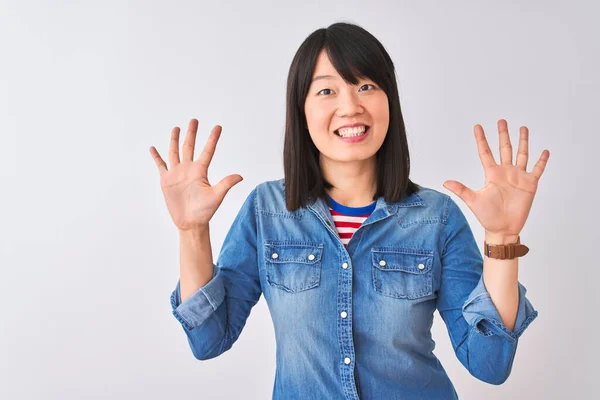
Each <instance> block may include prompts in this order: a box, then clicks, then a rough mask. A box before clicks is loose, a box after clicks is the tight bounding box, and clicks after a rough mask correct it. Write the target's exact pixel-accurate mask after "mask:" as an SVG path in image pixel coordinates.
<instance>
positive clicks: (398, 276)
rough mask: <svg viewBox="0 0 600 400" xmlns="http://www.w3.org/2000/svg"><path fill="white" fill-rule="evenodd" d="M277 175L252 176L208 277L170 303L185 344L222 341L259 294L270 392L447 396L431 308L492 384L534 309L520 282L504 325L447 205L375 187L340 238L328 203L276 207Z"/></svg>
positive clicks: (196, 347)
mask: <svg viewBox="0 0 600 400" xmlns="http://www.w3.org/2000/svg"><path fill="white" fill-rule="evenodd" d="M283 182H284V181H283V179H280V180H274V181H267V182H263V183H260V184H259V185H257V186H256V187H255V188H254V189H253V190H252V191H251V193H250V194H249V195H248V197H247V198H246V200H245V202H244V204H243V205H242V207H241V210H240V211H239V213H238V215H237V217H236V218H235V220H234V222H233V224H232V226H231V228H230V230H229V232H228V233H227V235H226V237H225V240H224V243H223V245H222V247H221V251H220V254H219V257H218V259H217V262H216V264H214V276H213V278H212V279H211V280H210V281H209V282H208V283H207V284H206V285H205V286H204V287H202V288H200V289H199V290H198V291H196V292H195V293H193V294H192V295H191V296H190V297H188V298H187V299H186V300H185V301H184V302H183V303H181V300H180V299H181V297H180V291H179V281H178V282H177V285H176V287H175V290H174V291H173V293H172V294H171V306H172V309H173V315H174V316H175V318H177V320H178V321H179V323H180V324H181V326H182V327H183V330H184V331H185V334H186V335H187V339H188V343H189V345H190V348H191V350H192V353H193V354H194V356H195V357H196V358H197V359H198V360H208V359H211V358H214V357H217V356H219V355H220V354H222V353H223V352H225V351H227V350H229V349H230V348H231V347H232V345H233V343H234V342H235V341H236V340H237V339H238V337H239V335H240V333H241V332H242V329H243V328H244V325H245V323H246V320H247V318H248V316H249V314H250V311H251V309H252V307H253V306H254V305H255V304H256V303H257V302H258V301H259V299H260V296H261V294H264V296H265V299H266V301H267V305H268V308H269V312H270V314H271V318H272V320H273V325H274V330H275V339H276V373H275V381H274V386H273V399H277V400H287V399H348V400H349V399H386V400H387V399H402V400H410V399H457V398H458V395H457V393H456V391H455V389H454V386H453V385H452V383H451V381H450V379H449V378H448V376H447V374H446V372H445V370H444V368H443V367H442V364H441V363H440V361H439V360H438V358H437V357H436V356H435V355H434V354H433V350H434V348H435V342H434V340H433V339H432V337H431V326H432V323H433V314H434V312H435V310H436V309H437V310H438V311H439V313H440V315H441V317H442V319H443V321H444V323H445V325H446V327H447V330H448V334H449V336H450V341H451V343H452V346H453V348H454V352H455V354H456V357H457V358H458V360H459V361H460V362H461V364H462V365H463V366H464V367H465V368H466V369H467V370H468V371H469V373H470V374H471V375H473V376H474V377H476V378H477V379H480V380H482V381H484V382H487V383H490V384H495V385H497V384H501V383H503V382H504V381H505V380H506V379H507V378H508V376H509V375H510V372H511V368H512V364H513V360H514V357H515V352H516V350H517V343H518V338H519V336H520V335H521V334H522V333H523V331H524V330H525V329H526V328H527V326H528V325H529V324H530V323H531V322H532V321H533V320H534V319H535V318H536V317H537V314H538V313H537V311H535V310H534V308H533V306H532V305H531V303H530V302H529V300H528V299H527V298H526V297H525V293H526V289H525V287H524V286H523V285H522V284H521V283H519V307H518V314H517V320H516V325H515V328H514V331H511V330H510V329H508V328H507V327H506V326H505V325H504V324H503V322H502V320H501V318H500V316H499V314H498V311H497V310H496V308H495V306H494V304H493V303H492V301H491V298H490V296H489V294H488V292H487V291H486V288H485V285H484V282H483V279H482V272H483V258H482V254H481V251H480V248H479V246H478V244H477V243H478V242H477V241H476V240H475V238H474V235H473V233H472V231H471V228H470V226H469V224H468V222H467V220H466V218H465V216H464V214H463V213H462V211H461V209H460V208H459V207H458V205H457V204H456V203H455V202H454V200H452V198H451V197H450V196H448V195H446V194H444V193H441V192H438V191H436V190H433V189H430V188H426V187H424V186H420V185H418V188H419V190H418V191H417V192H416V193H413V194H412V195H410V196H404V197H403V198H402V199H401V200H400V201H399V202H396V203H387V202H386V201H384V199H383V197H380V198H379V199H378V200H377V201H376V206H375V209H374V210H373V212H372V213H371V214H370V215H369V217H368V218H367V219H366V220H365V221H364V222H363V224H362V225H361V226H360V228H358V230H357V231H356V232H355V233H354V235H353V236H352V238H351V239H350V241H349V242H348V245H347V247H344V245H343V244H342V242H341V241H340V239H339V236H338V234H337V231H336V229H335V225H334V221H333V218H332V216H331V214H330V211H329V208H328V204H327V202H326V201H325V200H323V199H317V200H316V201H313V202H311V203H309V204H307V206H306V207H304V208H300V209H298V210H296V211H293V212H290V211H288V210H287V209H286V206H285V198H284V185H283Z"/></svg>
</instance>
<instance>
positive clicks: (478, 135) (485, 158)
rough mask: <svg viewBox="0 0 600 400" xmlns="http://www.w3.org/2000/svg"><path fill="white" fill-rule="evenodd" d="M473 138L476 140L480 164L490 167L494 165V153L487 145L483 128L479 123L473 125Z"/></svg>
mask: <svg viewBox="0 0 600 400" xmlns="http://www.w3.org/2000/svg"><path fill="white" fill-rule="evenodd" d="M474 130H475V140H476V141H477V150H478V152H479V159H480V160H481V164H482V165H483V167H484V168H490V167H493V166H495V165H496V161H495V160H494V155H493V154H492V151H491V150H490V146H489V145H488V142H487V139H486V138H485V133H483V128H482V126H481V125H479V124H477V125H475V129H474Z"/></svg>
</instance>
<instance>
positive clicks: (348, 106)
mask: <svg viewBox="0 0 600 400" xmlns="http://www.w3.org/2000/svg"><path fill="white" fill-rule="evenodd" d="M362 112H363V106H362V105H361V103H360V100H359V99H358V98H357V97H356V96H354V95H351V94H350V95H345V96H340V103H339V104H338V110H337V114H338V117H343V116H346V115H354V114H358V113H362Z"/></svg>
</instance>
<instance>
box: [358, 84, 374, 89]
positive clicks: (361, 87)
mask: <svg viewBox="0 0 600 400" xmlns="http://www.w3.org/2000/svg"><path fill="white" fill-rule="evenodd" d="M365 86H373V89H375V85H371V84H370V83H367V84H365V85H362V87H361V89H362V88H364V87H365Z"/></svg>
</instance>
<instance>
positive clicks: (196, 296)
mask: <svg viewBox="0 0 600 400" xmlns="http://www.w3.org/2000/svg"><path fill="white" fill-rule="evenodd" d="M257 190H258V187H255V188H254V189H253V190H252V192H251V193H250V194H249V195H248V197H247V198H246V200H245V202H244V204H243V205H242V207H241V209H240V211H239V213H238V215H237V216H236V218H235V220H234V221H233V224H232V225H231V227H230V228H229V231H228V233H227V235H226V236H225V239H224V241H223V245H222V246H221V251H220V253H219V257H218V259H217V262H216V264H213V277H212V279H211V280H210V281H209V282H208V283H206V284H205V285H204V286H203V287H201V288H199V289H198V290H197V291H196V292H195V293H193V294H191V295H190V296H189V297H188V298H186V299H185V301H183V302H181V292H180V281H179V280H178V281H177V284H176V286H175V290H173V292H172V293H171V298H170V301H171V308H172V312H173V315H174V316H175V318H176V319H177V320H178V321H179V322H180V324H181V326H182V327H183V330H184V331H185V333H186V335H187V338H188V342H189V345H190V348H191V350H192V353H193V354H194V356H195V357H196V358H197V359H199V360H207V359H210V358H214V357H217V356H219V355H220V354H222V353H223V352H225V351H227V350H229V349H230V348H231V347H232V346H233V343H235V341H236V340H237V339H238V338H239V335H240V334H241V332H242V329H243V328H244V326H245V324H246V320H247V319H248V316H249V315H250V311H251V309H252V307H254V305H256V303H257V302H258V301H259V299H260V296H261V295H262V289H261V285H260V275H259V270H258V256H257V245H256V242H257V222H256V203H255V201H256V195H257Z"/></svg>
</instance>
